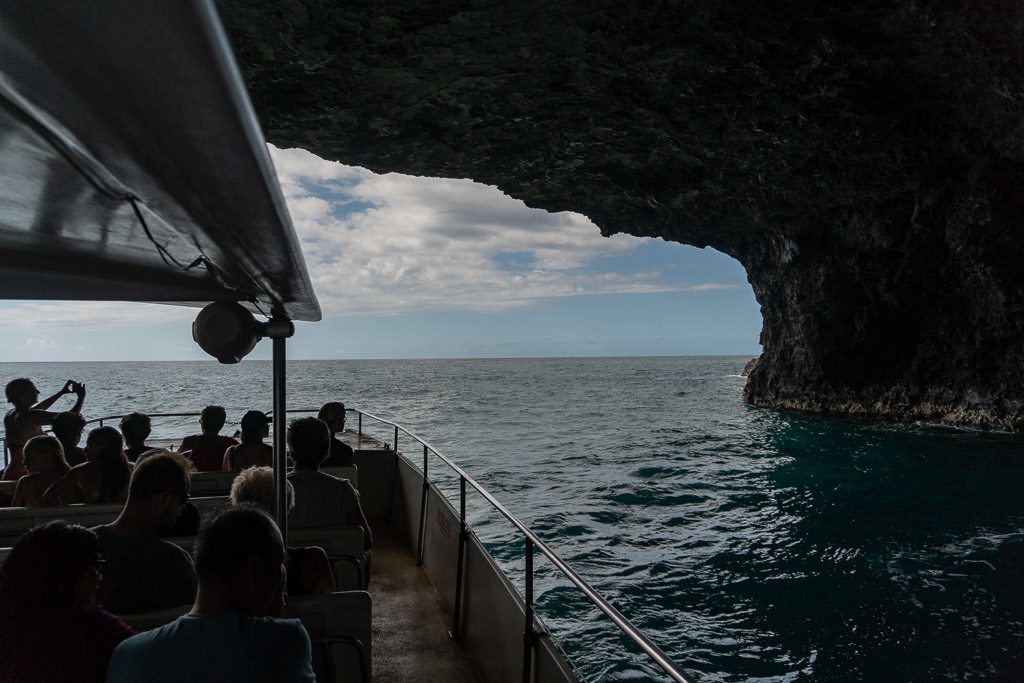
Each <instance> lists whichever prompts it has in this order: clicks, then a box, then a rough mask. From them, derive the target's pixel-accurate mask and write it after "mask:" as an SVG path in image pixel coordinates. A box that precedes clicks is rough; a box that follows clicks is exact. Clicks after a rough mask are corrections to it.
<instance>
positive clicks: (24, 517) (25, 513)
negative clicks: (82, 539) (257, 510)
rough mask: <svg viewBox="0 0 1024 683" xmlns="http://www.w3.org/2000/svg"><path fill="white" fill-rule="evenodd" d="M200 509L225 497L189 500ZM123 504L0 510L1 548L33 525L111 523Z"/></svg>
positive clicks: (220, 503)
mask: <svg viewBox="0 0 1024 683" xmlns="http://www.w3.org/2000/svg"><path fill="white" fill-rule="evenodd" d="M192 502H193V503H195V505H196V507H197V508H199V514H200V515H205V514H206V513H208V512H210V511H211V510H214V509H217V508H219V507H222V506H226V505H228V504H229V503H230V501H229V500H228V497H227V496H204V497H200V498H192ZM123 508H124V504H123V503H101V504H98V505H84V504H82V503H76V504H74V505H51V506H44V507H20V508H0V546H13V545H14V544H15V543H17V541H18V539H19V538H21V535H22V534H23V533H25V532H26V531H28V530H29V529H31V528H32V527H34V526H38V525H40V524H45V523H46V522H52V521H54V520H57V519H63V520H66V521H68V522H71V523H72V524H81V525H82V526H85V527H90V526H97V525H99V524H109V523H110V522H113V521H114V520H115V519H116V518H117V516H118V515H119V514H121V510H122V509H123Z"/></svg>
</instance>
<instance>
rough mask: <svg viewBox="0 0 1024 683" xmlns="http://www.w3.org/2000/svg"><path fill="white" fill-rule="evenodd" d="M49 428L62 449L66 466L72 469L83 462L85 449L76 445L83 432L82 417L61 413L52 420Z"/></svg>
mask: <svg viewBox="0 0 1024 683" xmlns="http://www.w3.org/2000/svg"><path fill="white" fill-rule="evenodd" d="M50 428H51V430H52V431H53V435H54V436H55V437H57V438H58V439H59V440H60V445H61V446H63V447H64V459H65V460H67V461H68V465H70V466H71V467H74V466H75V465H81V464H82V463H83V462H85V449H84V448H82V447H81V446H79V445H78V444H79V442H80V441H81V440H82V432H83V431H84V430H85V418H84V417H82V416H81V415H79V414H78V413H72V412H71V411H67V412H63V413H60V414H58V415H57V417H55V418H53V424H52V425H51V426H50Z"/></svg>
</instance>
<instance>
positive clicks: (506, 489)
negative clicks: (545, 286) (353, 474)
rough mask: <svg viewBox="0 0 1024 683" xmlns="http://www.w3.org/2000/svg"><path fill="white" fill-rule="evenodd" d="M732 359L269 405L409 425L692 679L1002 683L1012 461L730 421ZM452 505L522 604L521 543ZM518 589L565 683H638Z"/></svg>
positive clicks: (311, 365) (156, 382)
mask: <svg viewBox="0 0 1024 683" xmlns="http://www.w3.org/2000/svg"><path fill="white" fill-rule="evenodd" d="M746 360H747V359H746V358H607V359H528V360H527V359H514V360H464V361H460V360H438V361H424V360H415V361H316V362H314V361H310V362H301V361H300V362H294V363H291V364H290V369H289V372H290V376H289V383H288V394H289V404H290V405H291V406H293V407H300V406H317V405H319V404H320V403H322V402H324V401H326V400H336V399H340V400H344V401H345V402H346V403H347V404H349V405H350V406H351V407H358V408H361V409H364V410H367V411H369V412H373V413H377V414H380V415H381V416H383V417H387V418H389V419H394V420H396V421H398V422H400V423H403V424H405V425H406V426H408V427H409V428H410V429H411V430H412V431H414V432H416V433H417V434H418V435H420V436H421V437H423V438H424V439H425V440H427V441H429V442H430V443H431V444H432V445H433V446H435V447H437V448H438V449H440V450H441V451H442V452H444V453H445V454H447V455H448V456H449V457H451V458H453V459H454V460H456V461H457V462H458V463H459V464H460V465H462V466H463V467H464V468H465V469H466V470H468V471H469V473H470V474H471V475H473V476H474V477H475V478H476V479H477V481H479V482H480V483H481V484H483V485H484V486H485V487H487V488H488V489H489V490H490V491H491V492H492V493H494V494H495V495H496V496H497V497H498V498H499V499H501V500H502V501H503V502H505V503H506V504H507V506H508V507H509V508H511V509H512V510H513V511H514V512H515V513H516V514H517V515H518V516H519V517H520V518H521V519H522V520H524V521H525V522H526V523H528V524H529V525H530V526H532V527H533V529H534V530H535V531H536V532H537V533H538V535H540V536H541V538H543V539H545V540H546V541H547V542H548V543H549V545H550V546H551V547H553V548H554V549H555V550H556V552H558V553H559V554H560V555H561V556H562V557H563V559H565V560H567V561H568V562H569V563H570V564H571V565H572V566H573V567H574V568H576V569H577V571H579V572H580V573H581V574H582V575H583V576H584V577H585V578H586V579H587V580H588V581H589V582H590V583H591V584H592V585H594V586H595V587H596V588H598V590H599V591H600V592H602V593H603V594H604V595H605V596H606V597H607V598H608V599H610V600H611V602H612V603H613V604H614V605H616V607H618V608H619V610H620V611H622V612H623V613H624V614H625V615H626V616H627V617H629V618H630V619H631V620H632V621H633V622H634V623H635V624H636V625H638V626H639V627H640V628H641V629H642V630H643V631H644V632H646V633H647V634H648V635H649V636H650V637H651V638H652V639H653V640H654V641H655V642H657V643H658V644H659V645H660V646H661V647H662V649H664V650H665V651H666V652H667V653H668V654H669V655H670V656H671V657H672V658H673V659H674V660H675V661H676V662H677V663H678V664H679V665H680V666H682V667H683V668H684V669H685V670H686V671H688V672H690V673H691V674H693V675H694V676H696V677H697V678H699V679H702V680H721V681H745V680H772V681H776V680H816V681H817V680H859V679H868V678H872V679H881V680H905V681H930V680H939V679H967V678H982V679H991V680H1014V679H1022V678H1024V496H1022V495H1021V494H1020V489H1021V486H1022V484H1024V441H1022V440H1021V439H1020V438H1019V437H1016V436H1008V435H989V434H981V433H972V432H963V431H956V430H951V429H947V428H942V427H936V426H928V425H920V424H888V423H880V422H872V421H853V420H838V419H827V418H817V417H810V416H802V415H794V414H786V413H779V412H775V411H768V410H760V409H754V408H750V407H748V406H746V405H744V404H743V403H742V401H741V399H740V396H741V391H742V387H743V382H744V380H743V379H742V378H741V377H738V373H739V372H740V370H741V369H742V367H743V365H744V363H745V361H746ZM0 370H2V371H3V373H4V374H5V376H6V377H16V376H21V375H27V376H29V377H32V378H33V379H35V380H36V381H37V383H38V384H39V385H40V388H41V389H42V390H43V393H44V395H45V394H47V393H48V392H49V391H52V390H55V389H56V388H58V386H59V383H60V381H61V380H63V379H64V378H66V377H71V378H74V379H79V380H82V381H85V382H86V384H87V386H88V389H89V395H88V397H87V399H86V404H85V413H86V415H87V417H95V416H99V415H101V414H114V413H119V412H123V411H124V410H128V409H136V410H143V411H149V412H157V411H171V410H189V409H199V408H201V407H202V406H203V405H205V404H206V403H220V404H222V405H224V406H226V407H227V408H228V411H229V419H234V420H237V419H239V417H240V416H241V414H242V413H243V412H244V411H245V410H247V409H249V408H252V407H258V408H263V409H268V408H269V407H270V405H271V400H270V387H271V383H270V367H269V364H268V363H261V362H249V363H243V364H241V365H240V366H234V367H231V366H219V365H216V364H213V363H78V364H51V365H38V364H0ZM254 397H260V398H254ZM64 400H65V401H68V402H70V399H64ZM367 426H368V431H371V433H373V431H372V427H369V425H367ZM193 429H194V424H193V423H192V421H191V420H189V419H182V420H178V421H165V422H163V423H161V424H159V425H157V428H156V435H157V436H180V435H182V434H184V433H187V432H189V431H192V430H193ZM375 435H377V436H380V437H381V438H384V439H385V440H387V441H391V440H392V437H391V434H390V432H388V431H383V430H382V431H381V432H380V433H378V434H375ZM402 446H403V444H402V441H401V439H400V442H399V447H400V448H401V447H402ZM416 455H417V458H416V459H418V457H419V451H416ZM431 469H432V474H433V473H436V474H437V476H438V480H439V482H440V484H441V485H442V488H451V485H450V484H449V483H448V480H447V479H446V478H445V477H444V476H442V475H441V474H440V473H439V472H438V468H436V467H435V466H434V465H433V464H432V465H431ZM470 503H471V508H470V516H471V520H472V523H473V525H474V528H476V529H477V531H478V533H480V535H481V536H482V537H483V538H484V539H485V540H486V541H487V542H488V544H489V545H490V547H492V548H493V550H494V552H495V553H496V554H497V555H498V556H499V558H500V560H501V562H502V563H503V564H504V565H505V566H506V567H507V569H508V571H509V573H510V575H512V576H513V578H514V579H515V581H516V582H517V583H519V584H520V585H521V580H522V578H521V577H522V567H523V561H522V550H521V547H522V543H521V541H520V540H519V539H517V538H515V537H514V535H513V534H512V532H511V530H510V529H509V528H508V527H507V525H505V524H503V523H501V522H500V521H499V520H498V519H497V518H496V516H495V515H492V514H489V513H488V512H487V511H486V509H485V508H484V507H483V505H482V503H481V502H480V501H479V500H474V499H473V498H472V497H471V499H470ZM538 567H539V571H540V576H539V578H538V586H537V603H538V607H539V610H540V613H541V615H542V617H543V618H544V619H545V621H546V623H547V625H548V626H549V627H550V628H551V630H552V632H553V633H554V635H555V637H556V638H557V639H558V641H559V642H560V643H561V644H562V646H563V647H564V648H565V649H566V650H567V651H568V653H569V655H570V657H571V658H572V660H573V661H574V662H575V664H576V665H577V666H578V667H579V669H580V671H581V673H582V674H583V675H584V676H586V677H587V678H588V679H591V680H623V679H634V680H647V679H651V678H658V677H659V675H658V669H657V668H656V667H653V665H651V664H650V663H648V662H647V661H646V659H645V658H644V657H643V656H642V655H641V654H639V653H638V652H637V651H636V650H635V649H634V648H632V647H630V646H629V644H628V643H625V642H624V641H623V640H622V639H621V637H619V636H618V635H617V634H616V633H615V631H614V628H613V627H612V626H610V624H609V623H608V621H607V620H606V619H605V618H604V617H602V616H600V615H599V614H598V613H597V612H596V611H595V610H593V609H592V608H591V607H589V606H588V604H587V603H586V601H585V600H584V599H582V598H580V597H579V596H578V595H577V594H576V593H574V592H572V591H571V590H570V589H569V588H567V586H566V582H564V581H561V580H559V579H557V578H556V577H555V576H554V575H553V574H552V571H551V569H550V567H549V566H548V565H547V564H546V563H544V562H543V561H538Z"/></svg>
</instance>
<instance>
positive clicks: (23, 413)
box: [2, 377, 85, 481]
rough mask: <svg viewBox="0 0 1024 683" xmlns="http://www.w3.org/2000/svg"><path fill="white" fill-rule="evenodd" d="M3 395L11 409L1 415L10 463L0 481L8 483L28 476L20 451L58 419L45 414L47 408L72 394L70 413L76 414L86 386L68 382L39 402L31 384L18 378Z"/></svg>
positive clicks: (30, 381) (8, 386)
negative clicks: (44, 427)
mask: <svg viewBox="0 0 1024 683" xmlns="http://www.w3.org/2000/svg"><path fill="white" fill-rule="evenodd" d="M6 393H7V400H8V401H9V402H10V403H13V404H14V407H13V408H11V409H10V410H9V411H7V414H6V415H4V435H5V441H4V447H5V448H6V449H7V451H8V454H9V456H10V460H9V461H8V465H7V467H6V469H4V473H3V477H2V478H3V479H4V480H7V481H11V480H14V479H18V478H19V477H22V476H24V475H25V474H28V471H27V470H26V469H25V462H24V458H23V456H22V452H21V449H22V448H23V447H24V445H25V444H26V443H28V440H29V439H31V438H32V437H33V436H42V435H43V425H48V424H51V423H52V422H53V418H55V417H56V416H57V413H51V412H48V411H47V408H49V407H50V406H52V405H53V404H54V403H55V402H56V401H57V399H58V398H60V397H61V396H63V395H64V394H75V395H76V396H78V399H77V400H76V401H75V405H74V406H72V408H71V412H73V413H77V412H78V411H79V410H81V408H82V401H84V400H85V385H84V384H79V383H78V382H73V381H72V380H70V379H69V380H68V381H67V382H65V383H64V387H63V388H61V390H60V391H58V392H57V393H56V394H54V395H53V396H50V397H49V398H46V399H43V400H42V401H40V400H39V390H38V389H36V385H34V384H32V380H30V379H26V378H24V377H20V378H18V379H15V380H11V381H10V382H8V383H7V387H6Z"/></svg>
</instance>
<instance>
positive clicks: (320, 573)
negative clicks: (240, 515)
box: [231, 467, 337, 595]
mask: <svg viewBox="0 0 1024 683" xmlns="http://www.w3.org/2000/svg"><path fill="white" fill-rule="evenodd" d="M285 484H286V490H287V492H288V493H287V497H288V512H289V513H290V512H291V511H292V508H294V507H295V487H294V486H292V483H291V482H290V481H286V482H285ZM242 503H252V504H253V505H256V506H258V507H259V508H260V509H261V510H263V511H264V512H266V513H267V514H271V513H272V512H273V510H274V470H273V469H272V468H270V467H249V468H246V469H244V470H242V471H241V472H239V474H238V476H237V477H235V480H234V481H233V482H232V483H231V504H232V505H240V504H242ZM285 566H286V567H287V568H288V594H289V595H314V594H318V593H333V592H334V590H335V589H336V588H337V584H335V582H334V570H333V569H331V561H330V559H329V558H328V557H327V553H325V552H324V549H323V548H320V547H318V546H309V547H305V548H299V547H292V546H289V547H288V553H287V559H286V561H285Z"/></svg>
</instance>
